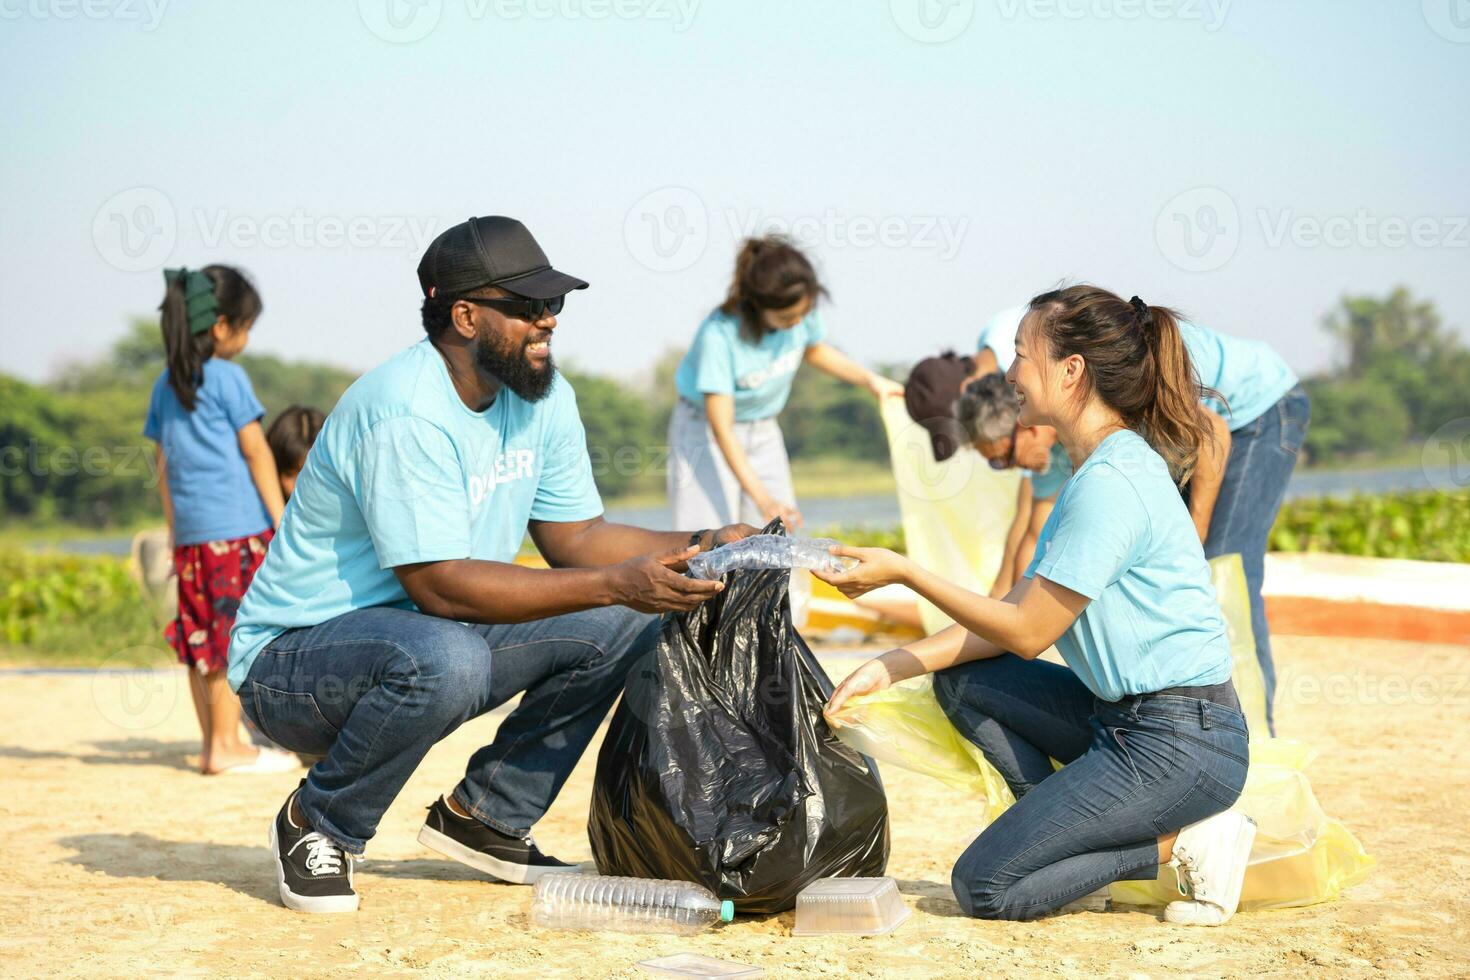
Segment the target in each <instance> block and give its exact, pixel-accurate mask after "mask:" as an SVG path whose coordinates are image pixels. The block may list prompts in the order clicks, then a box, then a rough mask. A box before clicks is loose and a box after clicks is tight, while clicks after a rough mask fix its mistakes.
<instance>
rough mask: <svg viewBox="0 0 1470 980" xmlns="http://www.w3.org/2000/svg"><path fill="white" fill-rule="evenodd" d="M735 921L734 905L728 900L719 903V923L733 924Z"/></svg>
mask: <svg viewBox="0 0 1470 980" xmlns="http://www.w3.org/2000/svg"><path fill="white" fill-rule="evenodd" d="M734 920H735V903H734V902H732V901H730V900H729V899H728V898H727V899H725V900H724V901H723V902H721V903H720V921H721V922H733V921H734Z"/></svg>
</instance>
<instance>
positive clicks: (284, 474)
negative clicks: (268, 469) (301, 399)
mask: <svg viewBox="0 0 1470 980" xmlns="http://www.w3.org/2000/svg"><path fill="white" fill-rule="evenodd" d="M326 420H327V417H326V416H325V415H323V414H322V413H321V412H319V411H317V410H316V409H314V408H309V407H307V406H305V405H292V406H291V407H290V408H288V409H286V410H285V411H284V412H282V413H281V414H280V415H277V416H276V418H275V421H274V422H272V423H271V427H270V428H269V429H267V430H266V433H265V441H266V444H267V445H268V446H270V447H271V455H272V456H274V457H275V460H276V472H277V473H279V474H280V475H281V496H282V497H284V498H285V499H287V500H290V499H291V494H292V493H293V492H294V491H295V490H296V478H297V477H298V476H300V475H301V468H302V467H303V466H305V465H306V454H307V453H308V452H310V451H311V445H312V443H314V442H316V437H317V433H319V432H321V431H322V423H323V422H325V421H326Z"/></svg>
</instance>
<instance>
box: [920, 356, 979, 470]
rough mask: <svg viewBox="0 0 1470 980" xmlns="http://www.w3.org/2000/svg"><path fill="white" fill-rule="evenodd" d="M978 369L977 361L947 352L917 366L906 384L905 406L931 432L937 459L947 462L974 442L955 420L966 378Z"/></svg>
mask: <svg viewBox="0 0 1470 980" xmlns="http://www.w3.org/2000/svg"><path fill="white" fill-rule="evenodd" d="M974 370H975V360H974V358H970V357H961V356H960V355H958V354H956V353H955V352H954V351H945V352H944V353H943V354H940V355H939V356H938V357H926V358H924V359H923V360H922V361H920V362H919V363H918V364H916V365H914V370H913V371H912V372H911V373H910V374H909V379H908V381H906V382H904V388H903V404H904V407H905V408H906V409H908V412H909V418H911V419H913V420H914V421H915V422H917V423H919V424H920V425H922V426H923V427H924V429H925V430H926V431H927V432H928V433H929V445H930V447H931V448H932V449H933V450H934V459H935V460H936V461H937V462H941V463H942V462H944V461H945V460H946V459H949V458H950V457H951V456H953V455H954V454H955V452H956V451H957V450H958V449H959V448H960V447H961V446H963V445H965V444H966V443H968V442H969V441H970V440H969V438H968V437H967V436H966V435H965V430H964V427H963V426H961V425H960V423H959V420H958V419H956V418H955V401H956V399H958V398H959V397H960V389H961V388H963V387H964V384H965V379H966V378H968V377H969V376H970V375H971V374H972V373H973V372H974Z"/></svg>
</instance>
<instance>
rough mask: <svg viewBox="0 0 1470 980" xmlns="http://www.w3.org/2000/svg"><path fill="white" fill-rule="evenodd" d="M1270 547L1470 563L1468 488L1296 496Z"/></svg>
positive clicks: (1283, 510) (1278, 521) (1274, 530)
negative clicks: (1354, 494)
mask: <svg viewBox="0 0 1470 980" xmlns="http://www.w3.org/2000/svg"><path fill="white" fill-rule="evenodd" d="M1270 549H1271V550H1272V551H1326V552H1334V553H1337V554H1343V555H1368V556H1371V557H1375V558H1416V559H1420V560H1422V561H1455V562H1470V490H1462V491H1458V492H1455V493H1441V492H1439V491H1436V490H1421V491H1414V492H1409V493H1392V494H1380V495H1376V496H1363V495H1358V496H1353V497H1315V498H1311V499H1306V500H1294V501H1292V502H1290V503H1288V504H1287V505H1286V506H1284V507H1282V508H1281V513H1280V515H1278V516H1277V518H1276V525H1275V527H1273V528H1272V529H1271V539H1270Z"/></svg>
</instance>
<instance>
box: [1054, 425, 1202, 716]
mask: <svg viewBox="0 0 1470 980" xmlns="http://www.w3.org/2000/svg"><path fill="white" fill-rule="evenodd" d="M1037 575H1040V576H1042V577H1043V578H1046V579H1049V580H1050V581H1052V582H1055V583H1056V584H1058V585H1061V586H1063V587H1065V588H1068V589H1071V590H1072V591H1073V592H1077V593H1080V594H1082V595H1085V596H1086V597H1087V598H1088V599H1090V600H1092V601H1091V602H1090V603H1088V605H1087V608H1086V609H1084V610H1083V611H1082V615H1080V616H1078V617H1077V620H1076V622H1074V623H1073V624H1072V625H1071V626H1069V627H1068V628H1067V631H1066V632H1065V633H1063V634H1062V635H1061V636H1060V637H1059V638H1058V639H1057V650H1058V651H1059V652H1060V653H1061V655H1062V659H1063V660H1065V661H1066V662H1067V666H1069V667H1071V668H1072V670H1073V671H1074V672H1076V674H1077V676H1078V677H1079V678H1081V679H1082V682H1083V683H1084V684H1086V685H1087V687H1088V688H1089V689H1090V690H1091V691H1092V693H1093V694H1095V695H1097V696H1098V697H1099V698H1101V699H1102V700H1104V701H1117V700H1119V699H1120V698H1123V697H1125V696H1127V695H1130V694H1148V693H1151V692H1153V691H1161V690H1164V689H1165V688H1170V687H1193V686H1197V685H1204V684H1220V683H1223V682H1225V681H1227V680H1229V679H1230V642H1229V639H1228V638H1227V635H1226V632H1225V621H1224V618H1223V617H1222V616H1221V614H1220V606H1219V603H1218V601H1217V600H1216V598H1215V587H1214V585H1213V584H1212V582H1211V579H1210V567H1209V564H1208V563H1207V562H1206V561H1205V554H1204V549H1203V548H1202V547H1201V546H1200V542H1199V535H1198V534H1197V533H1196V531H1195V527H1194V523H1193V521H1191V520H1190V517H1189V510H1188V508H1186V507H1185V505H1184V500H1183V498H1181V497H1180V496H1179V490H1178V489H1177V488H1176V487H1175V486H1174V481H1173V480H1172V479H1170V477H1169V468H1168V467H1167V466H1166V465H1165V464H1164V460H1163V458H1162V457H1160V456H1159V454H1158V453H1156V452H1154V450H1153V449H1152V448H1151V447H1150V446H1149V445H1148V443H1146V442H1145V441H1144V440H1143V438H1142V437H1141V436H1139V435H1138V433H1136V432H1133V431H1131V430H1128V429H1124V430H1122V431H1119V432H1114V433H1113V434H1112V435H1110V436H1108V437H1107V438H1106V439H1104V440H1103V441H1102V442H1101V443H1100V444H1099V445H1098V447H1097V448H1096V449H1095V450H1093V452H1092V455H1090V456H1088V457H1087V459H1086V460H1084V461H1083V463H1082V465H1081V466H1080V467H1078V468H1077V472H1076V473H1075V474H1073V476H1072V478H1071V479H1070V480H1069V481H1067V484H1066V485H1065V486H1064V487H1062V492H1061V494H1060V495H1058V497H1057V503H1056V507H1055V509H1053V510H1052V512H1051V517H1050V518H1048V519H1047V522H1046V526H1045V527H1043V528H1042V529H1041V537H1040V539H1039V540H1038V541H1037V544H1036V556H1035V557H1034V558H1033V559H1032V560H1031V566H1030V567H1029V568H1027V569H1026V577H1027V578H1033V577H1035V576H1037Z"/></svg>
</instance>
